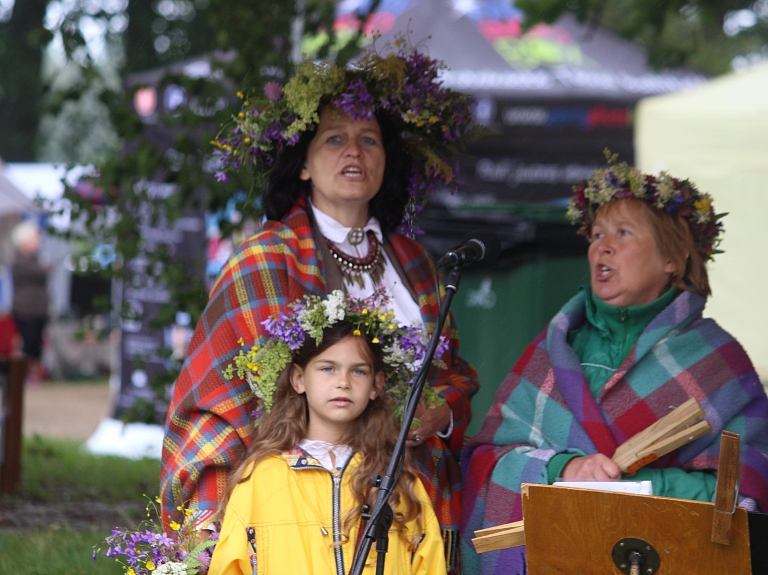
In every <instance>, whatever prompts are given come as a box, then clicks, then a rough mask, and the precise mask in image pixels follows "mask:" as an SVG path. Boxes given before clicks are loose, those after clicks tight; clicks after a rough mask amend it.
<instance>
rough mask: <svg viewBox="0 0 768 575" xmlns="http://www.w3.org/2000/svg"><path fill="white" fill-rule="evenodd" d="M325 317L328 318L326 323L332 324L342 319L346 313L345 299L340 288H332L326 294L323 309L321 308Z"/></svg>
mask: <svg viewBox="0 0 768 575" xmlns="http://www.w3.org/2000/svg"><path fill="white" fill-rule="evenodd" d="M323 313H324V314H325V317H326V318H327V319H328V323H329V324H330V325H333V324H334V323H336V322H337V321H341V320H342V319H344V315H345V313H346V301H345V299H344V292H342V291H341V290H334V291H333V292H331V294H330V295H329V296H328V299H327V300H326V301H325V309H324V310H323Z"/></svg>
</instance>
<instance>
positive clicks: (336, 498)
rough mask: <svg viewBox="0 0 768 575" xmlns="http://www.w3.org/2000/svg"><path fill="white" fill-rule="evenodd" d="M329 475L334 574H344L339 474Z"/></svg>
mask: <svg viewBox="0 0 768 575" xmlns="http://www.w3.org/2000/svg"><path fill="white" fill-rule="evenodd" d="M350 459H351V458H350ZM345 468H346V466H345ZM331 477H332V478H333V543H334V547H333V553H334V555H335V557H336V575H344V554H343V553H342V549H341V474H339V475H338V476H335V475H333V474H331Z"/></svg>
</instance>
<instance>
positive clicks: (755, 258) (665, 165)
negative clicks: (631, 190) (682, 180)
mask: <svg viewBox="0 0 768 575" xmlns="http://www.w3.org/2000/svg"><path fill="white" fill-rule="evenodd" d="M635 140H636V142H635V146H636V147H635V149H636V153H637V165H638V167H640V168H641V169H643V170H644V171H647V172H658V171H660V170H668V171H669V172H670V173H671V174H673V175H675V176H681V177H689V178H690V179H691V180H693V181H694V182H695V183H696V184H697V185H698V187H699V188H700V189H701V190H702V191H707V192H710V193H711V194H712V196H713V198H714V201H715V208H716V210H717V211H718V212H728V216H726V217H725V218H724V220H723V223H724V226H725V235H724V240H723V243H722V244H721V246H720V247H721V249H723V250H725V253H723V254H719V255H717V256H716V258H715V261H714V262H713V263H710V265H709V271H710V282H711V284H712V291H713V296H712V298H711V299H710V301H709V303H708V304H707V309H706V312H705V315H707V316H709V317H713V318H715V319H717V321H718V322H719V323H720V325H722V326H723V328H725V329H726V330H727V331H729V332H730V333H731V334H733V335H734V336H735V337H736V338H737V339H738V340H739V341H740V342H741V343H742V345H743V346H744V347H745V348H746V350H747V352H748V353H749V355H750V357H751V358H752V362H753V363H754V364H755V367H756V368H757V371H758V373H759V374H760V376H761V378H762V379H763V380H764V381H765V380H766V379H768V300H766V296H765V294H766V286H767V285H768V208H766V199H768V64H761V65H759V66H755V67H754V68H752V69H750V70H748V71H746V72H744V73H741V74H730V75H727V76H724V77H720V78H718V79H715V80H713V81H711V82H709V83H707V84H705V85H703V86H701V87H698V88H695V89H693V90H690V91H688V92H681V93H676V94H671V95H666V96H658V97H653V98H648V99H646V100H643V101H642V102H641V104H640V106H639V109H638V115H637V128H636V132H635Z"/></svg>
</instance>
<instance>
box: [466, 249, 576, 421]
mask: <svg viewBox="0 0 768 575" xmlns="http://www.w3.org/2000/svg"><path fill="white" fill-rule="evenodd" d="M588 282H589V265H588V263H587V258H586V257H584V256H579V257H560V258H543V259H541V260H539V261H534V262H529V263H525V264H522V265H520V266H518V267H512V268H508V269H491V270H483V269H472V268H470V269H468V270H466V271H465V272H464V274H463V277H462V280H461V284H460V287H459V291H458V293H457V294H456V296H455V298H454V300H453V304H452V306H451V309H452V310H453V313H454V315H455V317H456V322H457V324H458V326H459V334H460V336H461V350H460V352H461V356H462V357H463V358H464V359H466V360H467V361H469V362H470V363H472V364H473V365H474V366H475V368H476V369H477V371H478V373H479V375H480V391H479V392H478V393H477V395H476V396H475V397H474V399H473V400H472V413H473V416H472V422H471V423H470V426H469V430H468V432H467V433H468V435H473V434H474V433H476V432H477V431H479V429H480V427H481V426H482V423H483V419H484V418H485V415H486V413H487V412H488V409H489V408H490V407H491V405H492V403H493V399H494V396H495V395H496V390H497V389H498V387H499V385H500V384H501V382H502V381H503V380H504V378H505V377H506V376H507V373H509V370H510V369H511V368H512V366H513V365H514V364H515V362H517V360H518V359H519V358H520V355H521V354H522V352H523V351H524V350H525V347H526V346H527V345H528V344H529V343H530V342H531V340H532V339H533V338H534V337H536V335H538V334H539V333H540V332H541V330H543V329H544V327H545V326H546V325H547V323H548V322H549V320H550V319H552V317H553V316H554V315H555V313H557V311H558V310H559V309H560V308H561V307H562V305H563V304H564V303H565V302H566V301H568V300H569V299H570V298H571V297H573V295H575V294H576V291H577V289H578V287H579V286H580V285H583V284H585V283H588Z"/></svg>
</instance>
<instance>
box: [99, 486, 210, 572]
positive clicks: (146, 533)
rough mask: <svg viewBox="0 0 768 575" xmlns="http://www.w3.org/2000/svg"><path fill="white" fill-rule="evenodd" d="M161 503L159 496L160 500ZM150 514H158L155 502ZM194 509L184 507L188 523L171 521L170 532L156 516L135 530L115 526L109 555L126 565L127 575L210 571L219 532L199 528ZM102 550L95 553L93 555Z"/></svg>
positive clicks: (148, 511)
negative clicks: (155, 518)
mask: <svg viewBox="0 0 768 575" xmlns="http://www.w3.org/2000/svg"><path fill="white" fill-rule="evenodd" d="M157 501H158V502H159V499H157ZM147 516H149V517H157V516H158V513H157V508H156V506H155V503H150V504H149V505H148V506H147ZM197 519H198V518H197V517H196V514H195V512H194V511H193V510H190V509H185V510H184V523H183V525H182V524H179V523H177V522H175V521H172V522H171V525H170V527H171V530H172V533H171V534H170V535H169V534H168V533H165V532H164V531H163V530H162V526H161V525H160V524H158V523H157V522H156V521H155V520H154V519H148V520H145V521H143V522H142V523H141V524H140V525H139V528H138V529H136V530H135V531H132V530H129V529H126V530H123V529H117V528H115V529H113V530H112V535H111V536H109V537H107V539H106V543H107V550H106V552H105V553H104V555H105V556H106V557H114V558H115V560H116V561H117V562H118V563H120V564H122V565H123V567H124V568H125V571H124V573H125V575H168V574H174V575H197V573H200V572H201V570H202V571H207V569H208V566H209V565H210V563H211V554H212V553H213V547H214V545H216V539H217V537H218V533H216V532H212V533H210V536H209V537H207V538H204V534H205V533H208V532H207V531H200V530H199V529H198V524H199V521H198V520H197ZM99 551H100V549H96V550H94V552H93V558H94V559H95V558H96V555H97V554H98V552H99Z"/></svg>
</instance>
